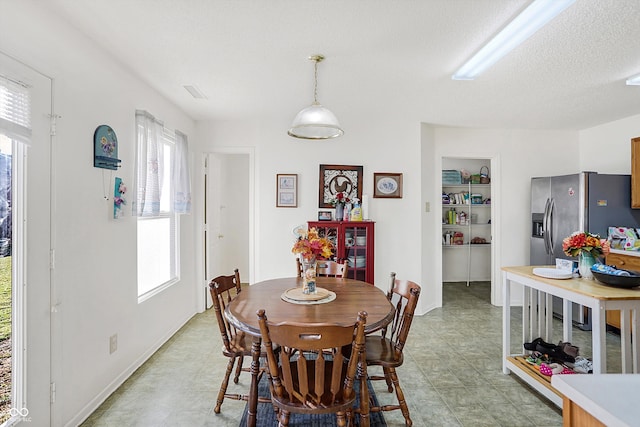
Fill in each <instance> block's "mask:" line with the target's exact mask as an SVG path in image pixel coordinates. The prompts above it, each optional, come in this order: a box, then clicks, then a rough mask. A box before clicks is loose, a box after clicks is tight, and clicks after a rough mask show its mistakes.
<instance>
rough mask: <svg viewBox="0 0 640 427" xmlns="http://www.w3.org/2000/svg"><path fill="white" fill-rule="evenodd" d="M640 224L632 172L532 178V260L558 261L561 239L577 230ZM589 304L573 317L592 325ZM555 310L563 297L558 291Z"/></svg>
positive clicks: (587, 326) (603, 234)
mask: <svg viewBox="0 0 640 427" xmlns="http://www.w3.org/2000/svg"><path fill="white" fill-rule="evenodd" d="M612 226H620V227H634V228H640V209H638V210H634V209H631V176H630V175H607V174H599V173H596V172H582V173H578V174H573V175H562V176H552V177H541V178H532V179H531V244H530V249H531V250H530V262H531V265H555V263H556V258H564V259H573V260H576V258H575V257H574V258H571V257H568V256H566V255H565V254H564V252H562V240H563V239H564V238H565V237H567V236H569V235H570V234H571V233H573V232H574V231H589V232H591V233H597V234H599V235H600V236H601V237H602V238H606V237H607V232H608V229H609V227H612ZM589 311H590V309H588V308H586V307H583V306H580V305H577V304H573V320H574V323H576V324H577V325H578V326H579V327H581V328H582V329H586V330H590V329H591V316H590V312H589ZM553 312H554V315H556V316H558V317H561V316H562V300H561V299H559V298H555V297H554V303H553Z"/></svg>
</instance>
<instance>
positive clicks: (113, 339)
mask: <svg viewBox="0 0 640 427" xmlns="http://www.w3.org/2000/svg"><path fill="white" fill-rule="evenodd" d="M117 349H118V334H113V335H111V336H110V337H109V354H113V353H114V352H115V351H116V350H117Z"/></svg>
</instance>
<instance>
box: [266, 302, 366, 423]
mask: <svg viewBox="0 0 640 427" xmlns="http://www.w3.org/2000/svg"><path fill="white" fill-rule="evenodd" d="M366 318H367V313H366V312H364V311H361V312H360V313H358V316H357V321H356V322H354V324H351V325H349V326H340V325H336V324H329V323H319V324H318V323H317V324H313V323H288V322H284V323H278V324H275V323H270V322H269V321H268V319H267V315H266V313H265V311H264V310H259V311H258V320H259V323H260V334H261V336H262V341H263V343H264V345H265V349H266V353H267V363H268V366H269V373H270V376H271V384H272V387H271V395H272V403H273V404H274V406H276V407H277V408H278V409H279V412H278V421H279V425H280V426H287V425H289V416H290V414H291V413H307V414H329V413H335V414H336V418H337V425H338V426H341V427H342V426H345V425H346V424H347V416H348V417H349V418H351V415H352V406H353V404H354V402H355V398H356V394H355V390H354V388H353V385H354V380H355V377H356V373H357V368H358V363H364V327H365V323H366ZM275 343H277V344H279V345H280V351H279V354H277V353H276V352H275V351H274V348H273V346H274V345H275ZM346 348H350V353H349V357H348V358H347V357H345V356H343V351H344V349H346Z"/></svg>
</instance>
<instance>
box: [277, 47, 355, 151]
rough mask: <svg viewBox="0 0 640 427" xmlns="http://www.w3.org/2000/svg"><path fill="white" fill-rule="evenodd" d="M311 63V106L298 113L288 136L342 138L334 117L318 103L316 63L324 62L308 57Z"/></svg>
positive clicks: (338, 124)
mask: <svg viewBox="0 0 640 427" xmlns="http://www.w3.org/2000/svg"><path fill="white" fill-rule="evenodd" d="M309 59H310V60H312V61H313V67H314V76H313V85H314V86H313V104H311V106H309V107H307V108H304V109H303V110H302V111H300V112H299V113H298V114H297V115H296V117H295V119H293V123H292V124H291V129H289V131H288V132H287V133H288V134H289V135H290V136H293V137H295V138H301V139H330V138H336V137H338V136H342V134H344V131H343V130H342V129H341V128H340V123H338V119H336V116H335V115H334V114H333V113H332V112H331V111H329V110H328V109H327V108H325V107H323V106H322V105H320V103H319V102H318V62H321V61H322V60H324V56H322V55H313V56H310V57H309Z"/></svg>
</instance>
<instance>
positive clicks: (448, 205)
mask: <svg viewBox="0 0 640 427" xmlns="http://www.w3.org/2000/svg"><path fill="white" fill-rule="evenodd" d="M458 206H467V207H468V206H471V207H474V208H490V207H491V203H443V204H442V207H443V208H455V207H458Z"/></svg>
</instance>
